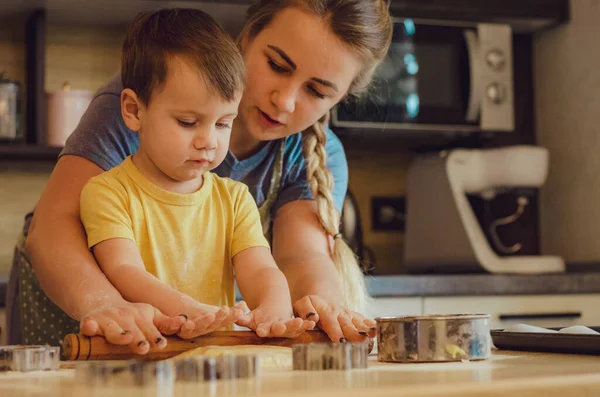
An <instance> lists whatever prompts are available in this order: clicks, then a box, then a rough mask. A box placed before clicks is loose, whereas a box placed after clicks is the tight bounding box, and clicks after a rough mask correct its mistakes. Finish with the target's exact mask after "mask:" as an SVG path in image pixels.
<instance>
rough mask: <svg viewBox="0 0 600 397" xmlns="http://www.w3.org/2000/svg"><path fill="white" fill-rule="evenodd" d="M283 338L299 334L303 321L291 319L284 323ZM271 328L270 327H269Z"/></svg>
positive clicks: (298, 318) (297, 318)
mask: <svg viewBox="0 0 600 397" xmlns="http://www.w3.org/2000/svg"><path fill="white" fill-rule="evenodd" d="M284 324H285V328H286V329H285V336H288V337H289V336H295V335H297V334H298V333H299V331H300V329H301V328H302V324H304V320H302V319H301V318H300V317H296V318H293V319H291V320H288V321H286V322H285V323H284ZM271 328H272V327H271Z"/></svg>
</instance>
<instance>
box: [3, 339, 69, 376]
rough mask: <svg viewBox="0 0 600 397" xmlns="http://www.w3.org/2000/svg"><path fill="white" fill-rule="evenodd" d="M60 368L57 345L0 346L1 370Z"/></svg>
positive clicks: (25, 370) (21, 370) (48, 369)
mask: <svg viewBox="0 0 600 397" xmlns="http://www.w3.org/2000/svg"><path fill="white" fill-rule="evenodd" d="M59 369H60V347H58V346H47V345H45V346H41V345H34V346H24V345H23V346H22V345H13V346H0V372H1V371H20V372H30V371H57V370H59Z"/></svg>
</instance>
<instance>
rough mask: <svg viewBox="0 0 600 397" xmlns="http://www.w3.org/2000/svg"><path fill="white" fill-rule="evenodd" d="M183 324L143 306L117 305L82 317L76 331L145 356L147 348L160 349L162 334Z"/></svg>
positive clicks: (178, 318) (169, 332)
mask: <svg viewBox="0 0 600 397" xmlns="http://www.w3.org/2000/svg"><path fill="white" fill-rule="evenodd" d="M184 323H185V319H184V318H183V317H180V316H177V317H167V316H165V315H164V314H162V313H161V312H160V311H159V310H158V309H156V308H155V307H153V306H152V305H148V304H146V303H130V302H127V301H122V302H120V303H117V304H114V305H110V306H105V307H103V308H99V309H96V310H94V311H92V312H90V313H88V314H86V315H85V316H83V317H82V319H81V321H80V323H79V327H80V332H81V333H82V334H84V335H87V336H96V335H99V336H104V337H105V338H106V340H107V341H108V342H110V343H112V344H115V345H128V346H129V347H130V348H131V350H132V351H133V352H134V353H137V354H146V353H148V350H150V347H151V346H152V347H157V348H159V349H163V348H164V347H165V346H167V340H166V339H165V338H163V335H173V334H175V333H177V332H178V331H179V330H180V328H181V327H182V326H183V324H184Z"/></svg>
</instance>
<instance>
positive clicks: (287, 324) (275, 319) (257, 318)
mask: <svg viewBox="0 0 600 397" xmlns="http://www.w3.org/2000/svg"><path fill="white" fill-rule="evenodd" d="M281 306H282V305H278V304H273V305H269V304H268V303H263V304H262V305H260V306H258V307H257V308H256V309H254V310H252V311H251V312H250V313H247V314H246V315H244V316H243V317H241V318H240V319H239V320H238V321H236V324H237V325H239V326H241V327H248V328H250V329H251V330H253V331H254V332H256V334H257V335H258V336H260V337H261V338H271V337H283V338H295V337H297V336H299V335H301V334H302V333H304V332H305V331H307V330H310V329H313V328H314V327H315V324H316V323H315V322H314V321H312V319H311V320H303V319H302V318H298V317H296V318H293V317H292V315H291V311H290V310H289V309H287V310H286V309H285V308H283V307H281Z"/></svg>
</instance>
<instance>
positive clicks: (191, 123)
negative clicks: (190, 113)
mask: <svg viewBox="0 0 600 397" xmlns="http://www.w3.org/2000/svg"><path fill="white" fill-rule="evenodd" d="M177 122H178V123H179V125H180V126H182V127H184V128H190V127H193V126H194V125H196V122H195V121H183V120H179V119H177Z"/></svg>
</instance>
